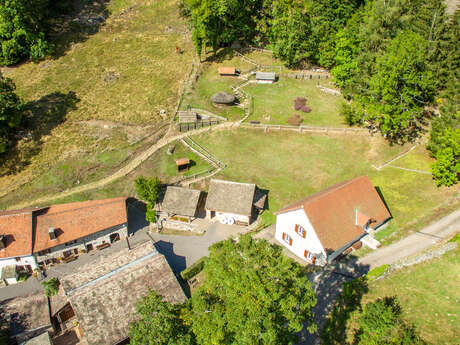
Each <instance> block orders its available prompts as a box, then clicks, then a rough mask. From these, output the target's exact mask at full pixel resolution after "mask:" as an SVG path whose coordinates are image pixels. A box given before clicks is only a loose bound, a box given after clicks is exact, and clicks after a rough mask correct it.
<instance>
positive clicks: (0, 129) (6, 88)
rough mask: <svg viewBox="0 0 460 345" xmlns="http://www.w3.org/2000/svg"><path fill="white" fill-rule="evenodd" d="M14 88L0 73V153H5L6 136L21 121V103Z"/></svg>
mask: <svg viewBox="0 0 460 345" xmlns="http://www.w3.org/2000/svg"><path fill="white" fill-rule="evenodd" d="M15 90H16V86H15V85H14V83H13V81H12V80H11V79H9V78H4V77H3V75H2V74H1V72H0V153H3V152H5V151H6V148H7V145H8V135H9V134H10V132H11V131H12V129H14V128H16V127H18V126H19V124H20V123H21V119H22V108H23V105H22V102H21V100H20V99H19V97H18V96H17V95H16V93H15Z"/></svg>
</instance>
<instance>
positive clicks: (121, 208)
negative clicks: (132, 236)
mask: <svg viewBox="0 0 460 345" xmlns="http://www.w3.org/2000/svg"><path fill="white" fill-rule="evenodd" d="M32 214H33V222H34V235H33V239H34V248H33V251H34V253H36V252H39V251H41V250H44V249H47V248H52V247H54V246H56V245H58V244H63V243H65V242H69V241H73V240H76V239H78V238H81V237H83V236H87V235H90V234H92V233H95V232H98V231H101V230H104V229H107V228H110V227H112V226H116V225H120V224H123V223H126V222H127V220H128V218H127V213H126V198H114V199H105V200H93V201H84V202H74V203H68V204H61V205H53V206H50V207H44V208H35V209H26V210H15V211H0V234H3V235H5V237H6V248H5V249H1V250H0V258H8V257H15V256H22V255H30V253H31V246H32V231H31V230H32V229H31V220H32ZM51 227H52V228H55V229H56V230H57V235H58V236H57V238H56V239H55V240H51V239H50V237H49V234H48V229H49V228H51Z"/></svg>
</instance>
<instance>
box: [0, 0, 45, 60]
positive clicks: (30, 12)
mask: <svg viewBox="0 0 460 345" xmlns="http://www.w3.org/2000/svg"><path fill="white" fill-rule="evenodd" d="M48 6H49V0H35V1H30V0H0V44H1V47H0V48H1V49H0V64H1V65H11V64H14V63H17V62H19V61H21V60H22V59H24V58H27V57H28V58H31V59H33V60H35V59H42V58H43V57H45V56H46V55H47V54H48V53H49V52H50V51H51V48H52V45H51V44H50V43H48V42H47V40H46V35H45V33H46V21H47V19H48Z"/></svg>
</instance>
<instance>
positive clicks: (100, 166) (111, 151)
mask: <svg viewBox="0 0 460 345" xmlns="http://www.w3.org/2000/svg"><path fill="white" fill-rule="evenodd" d="M178 2H179V1H178V0H166V1H154V2H145V1H141V0H112V1H110V2H108V3H105V2H103V1H101V2H97V1H95V2H92V1H84V2H83V3H86V4H87V7H98V8H99V7H101V6H107V8H106V9H105V10H104V11H105V12H107V13H109V15H108V17H107V19H106V21H105V23H103V24H102V25H100V26H95V27H93V29H94V30H93V31H94V32H93V33H90V34H83V33H82V32H83V28H82V27H81V25H80V24H78V23H81V22H82V21H78V22H77V21H72V22H71V23H70V24H71V25H70V26H69V28H68V29H67V30H66V31H63V33H62V34H61V35H57V37H58V38H57V40H56V41H55V43H56V45H57V54H56V56H55V57H53V58H51V59H49V60H46V61H43V62H41V63H32V62H28V63H24V64H21V65H19V66H17V67H14V68H6V69H4V74H5V76H7V77H9V78H11V79H13V81H14V82H15V83H16V86H17V93H18V94H19V95H20V96H21V97H22V99H23V100H24V102H25V103H26V108H27V109H28V113H27V117H26V123H27V124H28V126H27V127H28V128H27V130H26V131H25V132H26V133H25V134H24V135H23V138H22V139H19V140H18V142H17V144H16V146H15V147H14V148H13V149H11V150H10V152H9V154H8V155H6V156H4V157H2V158H3V159H2V162H1V164H0V197H1V198H0V205H1V207H8V206H11V205H13V202H14V200H17V199H19V200H27V199H28V198H30V197H39V196H41V195H44V194H51V193H55V192H58V191H59V190H63V189H66V188H69V187H72V186H75V185H76V184H78V183H86V182H90V181H91V180H95V179H98V178H100V177H102V176H105V175H107V174H108V173H110V172H111V171H113V170H114V169H116V168H117V167H119V166H120V165H121V164H122V163H123V162H125V160H126V159H129V157H130V156H131V155H133V154H135V153H136V152H138V151H139V150H140V149H142V148H143V147H145V144H146V143H145V141H143V140H142V139H144V138H146V137H147V138H148V137H149V136H150V135H152V133H153V132H154V131H155V129H156V128H157V127H158V125H159V123H160V121H161V120H162V119H161V118H160V116H159V111H160V110H161V109H165V110H166V111H167V115H168V116H171V115H172V113H173V110H174V107H175V105H176V104H177V101H178V95H179V91H180V88H181V85H182V84H183V81H184V79H185V76H186V72H187V70H188V68H189V66H190V64H191V62H192V60H193V55H194V48H193V45H192V44H191V42H190V40H189V34H188V33H187V26H186V23H185V21H184V20H182V19H181V18H180V17H179V15H178V7H177V5H178ZM95 12H96V13H100V12H101V11H95ZM85 13H86V14H85V16H90V15H88V14H87V13H91V11H89V10H88V11H87V12H85ZM82 18H83V17H82ZM85 18H86V17H85ZM80 19H81V18H80ZM82 20H83V19H82ZM85 30H86V29H85ZM175 46H178V47H180V48H181V49H183V53H182V54H177V53H175ZM5 194H6V195H5Z"/></svg>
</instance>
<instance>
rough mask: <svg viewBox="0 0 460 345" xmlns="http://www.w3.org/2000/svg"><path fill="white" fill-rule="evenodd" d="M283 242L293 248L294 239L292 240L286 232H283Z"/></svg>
mask: <svg viewBox="0 0 460 345" xmlns="http://www.w3.org/2000/svg"><path fill="white" fill-rule="evenodd" d="M283 240H284V242H286V243H287V244H289V245H290V246H292V238H291V236H289V235H288V234H286V233H285V232H283Z"/></svg>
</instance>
